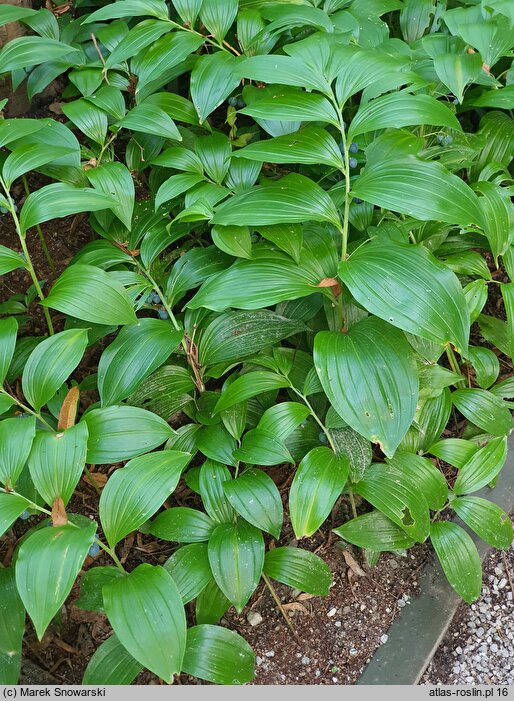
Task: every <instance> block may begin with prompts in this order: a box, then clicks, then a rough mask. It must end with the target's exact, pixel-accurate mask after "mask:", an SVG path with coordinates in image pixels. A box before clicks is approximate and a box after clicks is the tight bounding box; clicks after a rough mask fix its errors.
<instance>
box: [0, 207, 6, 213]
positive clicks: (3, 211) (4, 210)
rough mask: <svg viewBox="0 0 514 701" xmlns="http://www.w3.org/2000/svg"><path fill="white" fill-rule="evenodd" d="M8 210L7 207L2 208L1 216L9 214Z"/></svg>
mask: <svg viewBox="0 0 514 701" xmlns="http://www.w3.org/2000/svg"><path fill="white" fill-rule="evenodd" d="M7 212H8V210H7V209H6V208H5V207H1V206H0V214H7Z"/></svg>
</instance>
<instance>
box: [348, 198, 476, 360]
mask: <svg viewBox="0 0 514 701" xmlns="http://www.w3.org/2000/svg"><path fill="white" fill-rule="evenodd" d="M427 187H428V185H427ZM339 277H340V278H341V280H342V281H343V282H344V284H345V285H347V286H348V287H349V289H350V292H351V293H352V295H353V296H354V297H355V299H356V300H357V302H359V304H362V306H364V307H365V308H366V309H367V310H368V311H369V312H371V313H372V314H376V315H377V316H379V317H380V318H381V319H384V320H385V321H388V322H389V323H390V324H393V326H397V327H399V328H401V329H402V330H403V331H408V332H409V333H412V334H415V335H417V336H421V337H422V338H426V339H427V340H429V341H434V342H436V343H441V344H447V343H449V342H451V343H453V345H454V346H455V347H456V348H457V349H458V350H462V351H465V349H466V348H467V345H468V338H469V326H470V321H469V311H468V307H467V304H466V300H465V298H464V294H463V292H462V288H461V285H460V283H459V280H458V278H457V277H456V275H455V274H454V273H452V271H451V270H449V269H448V268H447V267H446V266H445V265H444V264H443V263H441V262H439V261H438V260H436V259H435V258H434V257H433V256H432V254H431V253H429V252H428V251H427V250H426V248H424V247H423V246H411V245H407V244H397V243H395V244H393V245H391V244H387V245H386V244H384V243H381V242H380V241H376V242H375V241H373V242H371V243H369V244H367V245H366V246H362V247H361V248H359V249H358V250H356V251H355V252H354V253H353V254H352V255H351V256H350V258H349V259H348V260H347V261H344V262H343V263H341V264H340V266H339ZM443 310H444V312H443Z"/></svg>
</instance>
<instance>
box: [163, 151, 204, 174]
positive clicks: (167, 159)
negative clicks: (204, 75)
mask: <svg viewBox="0 0 514 701" xmlns="http://www.w3.org/2000/svg"><path fill="white" fill-rule="evenodd" d="M152 165H155V166H160V167H161V168H174V169H175V170H185V171H186V172H188V173H199V174H200V175H202V174H203V165H202V162H201V161H200V159H199V158H198V156H197V155H196V153H194V151H190V150H189V149H187V148H184V147H183V146H172V147H171V148H167V149H165V150H164V151H163V152H162V153H160V154H159V155H158V156H157V157H156V158H154V159H153V160H152Z"/></svg>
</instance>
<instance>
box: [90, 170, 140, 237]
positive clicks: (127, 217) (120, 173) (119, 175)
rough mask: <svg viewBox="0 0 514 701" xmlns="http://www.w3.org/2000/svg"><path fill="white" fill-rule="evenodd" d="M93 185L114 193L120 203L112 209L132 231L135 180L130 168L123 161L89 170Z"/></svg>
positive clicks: (107, 193) (102, 190)
mask: <svg viewBox="0 0 514 701" xmlns="http://www.w3.org/2000/svg"><path fill="white" fill-rule="evenodd" d="M86 174H87V177H88V180H89V182H90V183H91V185H92V186H93V187H94V188H95V190H98V191H100V192H103V193H105V194H106V195H113V196H114V197H115V198H116V201H117V202H118V203H119V204H116V205H115V206H113V207H111V211H112V213H113V214H115V215H116V216H117V217H118V219H119V220H120V221H121V222H122V223H123V224H124V225H125V226H126V227H127V229H128V230H129V231H130V229H131V228H132V213H133V211H134V197H135V195H134V181H133V179H132V175H131V174H130V172H129V170H128V168H127V167H126V166H124V165H123V164H122V163H115V162H111V163H104V164H103V165H101V166H98V167H96V168H91V169H90V170H88V171H87V173H86Z"/></svg>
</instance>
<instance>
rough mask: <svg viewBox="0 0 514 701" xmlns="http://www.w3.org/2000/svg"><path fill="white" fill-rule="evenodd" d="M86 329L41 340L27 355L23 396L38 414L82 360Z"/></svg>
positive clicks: (85, 342) (62, 332) (86, 338)
mask: <svg viewBox="0 0 514 701" xmlns="http://www.w3.org/2000/svg"><path fill="white" fill-rule="evenodd" d="M87 342H88V337H87V330H86V329H73V330H70V331H61V332H60V333H57V334H55V336H50V337H49V338H46V339H45V340H44V341H42V342H41V343H40V344H39V345H38V346H36V348H34V350H33V351H32V353H31V354H30V356H29V359H28V360H27V363H26V365H25V368H24V370H23V376H22V380H21V382H22V389H23V394H24V395H25V397H26V398H27V400H28V402H29V403H30V404H31V405H32V406H33V407H34V409H35V410H36V411H39V410H40V409H41V407H42V406H44V405H45V404H46V403H47V402H48V400H49V399H51V398H52V397H53V396H54V394H55V393H56V392H57V390H58V389H59V387H60V386H61V385H62V383H63V382H64V381H65V380H67V379H68V377H69V376H70V375H71V373H72V372H73V371H74V370H75V368H76V367H77V365H78V364H79V363H80V361H81V360H82V356H83V355H84V351H85V350H86V346H87Z"/></svg>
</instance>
